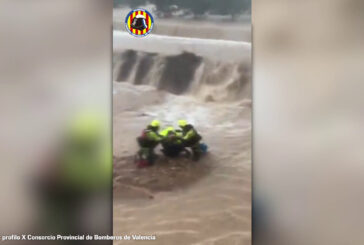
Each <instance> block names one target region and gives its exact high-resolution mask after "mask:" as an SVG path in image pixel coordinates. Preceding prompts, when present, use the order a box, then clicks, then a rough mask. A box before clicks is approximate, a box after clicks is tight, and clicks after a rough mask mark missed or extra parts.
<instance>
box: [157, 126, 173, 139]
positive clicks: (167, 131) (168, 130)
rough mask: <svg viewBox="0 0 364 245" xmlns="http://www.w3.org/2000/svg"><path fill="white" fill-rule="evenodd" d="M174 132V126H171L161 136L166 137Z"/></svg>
mask: <svg viewBox="0 0 364 245" xmlns="http://www.w3.org/2000/svg"><path fill="white" fill-rule="evenodd" d="M171 131H172V132H173V131H174V128H173V127H172V126H169V127H167V128H165V129H164V130H163V131H162V132H161V133H160V135H162V136H164V137H166V136H167V135H168V133H169V132H171Z"/></svg>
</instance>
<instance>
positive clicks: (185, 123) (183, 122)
mask: <svg viewBox="0 0 364 245" xmlns="http://www.w3.org/2000/svg"><path fill="white" fill-rule="evenodd" d="M186 125H187V121H186V120H178V126H180V127H181V128H183V127H184V126H186Z"/></svg>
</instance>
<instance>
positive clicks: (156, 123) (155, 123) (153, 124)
mask: <svg viewBox="0 0 364 245" xmlns="http://www.w3.org/2000/svg"><path fill="white" fill-rule="evenodd" d="M149 125H150V126H152V127H154V128H159V127H160V125H161V123H160V122H159V121H158V120H153V121H152V122H151V123H150V124H149Z"/></svg>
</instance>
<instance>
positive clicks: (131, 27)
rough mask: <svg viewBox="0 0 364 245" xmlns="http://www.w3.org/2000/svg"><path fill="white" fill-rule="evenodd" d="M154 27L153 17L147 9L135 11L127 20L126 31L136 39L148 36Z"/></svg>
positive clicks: (131, 12)
mask: <svg viewBox="0 0 364 245" xmlns="http://www.w3.org/2000/svg"><path fill="white" fill-rule="evenodd" d="M153 25H154V19H153V16H152V15H151V14H150V13H149V12H148V11H147V10H145V9H135V10H132V11H130V13H129V14H128V15H127V16H126V18H125V28H126V30H127V31H128V32H129V33H130V34H131V35H133V36H135V37H144V36H146V35H148V34H149V33H150V32H151V31H152V29H153Z"/></svg>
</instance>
